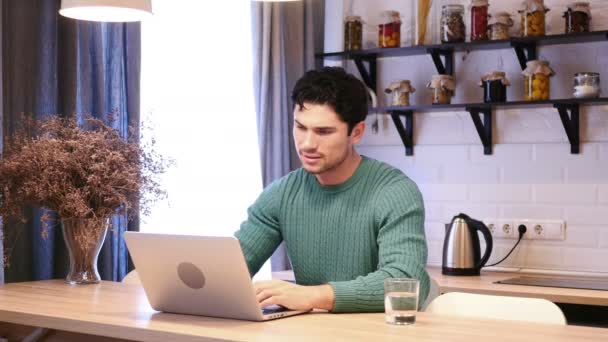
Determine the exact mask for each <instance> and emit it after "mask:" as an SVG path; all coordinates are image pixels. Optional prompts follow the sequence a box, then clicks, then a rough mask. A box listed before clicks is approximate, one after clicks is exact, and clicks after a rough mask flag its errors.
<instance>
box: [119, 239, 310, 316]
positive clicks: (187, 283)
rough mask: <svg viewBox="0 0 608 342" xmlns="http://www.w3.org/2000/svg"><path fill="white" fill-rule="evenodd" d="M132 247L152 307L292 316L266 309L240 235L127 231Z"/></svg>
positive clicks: (219, 313)
mask: <svg viewBox="0 0 608 342" xmlns="http://www.w3.org/2000/svg"><path fill="white" fill-rule="evenodd" d="M124 237H125V241H126V243H127V248H128V249H129V252H130V253H131V257H132V259H133V263H134V264H135V268H136V270H137V273H138V274H139V277H140V279H141V283H142V285H143V288H144V290H145V292H146V296H147V297H148V301H149V302H150V305H151V306H152V308H154V309H155V310H158V311H163V312H171V313H179V314H189V315H199V316H213V317H224V318H234V319H243V320H249V321H266V320H270V319H275V318H281V317H287V316H293V315H297V314H300V313H304V312H305V311H292V310H287V309H285V308H283V307H279V306H274V307H271V308H267V309H264V310H261V309H260V307H259V305H258V302H257V300H256V296H255V290H254V289H253V284H252V282H251V278H250V276H249V271H248V269H247V265H246V263H245V258H244V257H243V252H242V251H241V246H240V244H239V242H238V240H237V239H236V238H234V237H208V236H191V235H169V234H153V233H140V232H125V234H124Z"/></svg>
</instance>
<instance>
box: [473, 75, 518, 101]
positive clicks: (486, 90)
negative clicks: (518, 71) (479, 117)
mask: <svg viewBox="0 0 608 342" xmlns="http://www.w3.org/2000/svg"><path fill="white" fill-rule="evenodd" d="M510 85H511V83H510V82H509V80H508V79H507V76H506V74H505V73H504V72H502V71H490V72H489V73H487V74H485V75H483V76H482V77H481V82H480V83H479V86H481V87H482V88H483V102H485V103H492V102H506V101H507V87H508V86H510Z"/></svg>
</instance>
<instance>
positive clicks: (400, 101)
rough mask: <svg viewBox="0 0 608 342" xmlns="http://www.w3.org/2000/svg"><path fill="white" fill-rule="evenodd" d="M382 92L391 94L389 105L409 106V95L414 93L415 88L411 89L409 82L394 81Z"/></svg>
mask: <svg viewBox="0 0 608 342" xmlns="http://www.w3.org/2000/svg"><path fill="white" fill-rule="evenodd" d="M384 92H385V93H387V94H392V95H393V96H392V100H391V105H393V106H409V105H410V93H414V92H416V88H414V87H412V84H411V83H410V81H409V80H401V81H395V82H393V83H391V84H390V85H389V86H388V87H386V89H384Z"/></svg>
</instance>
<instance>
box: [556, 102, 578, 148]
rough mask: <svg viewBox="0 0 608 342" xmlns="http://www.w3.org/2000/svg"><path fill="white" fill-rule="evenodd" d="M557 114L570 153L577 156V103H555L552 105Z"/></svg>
mask: <svg viewBox="0 0 608 342" xmlns="http://www.w3.org/2000/svg"><path fill="white" fill-rule="evenodd" d="M553 106H554V107H555V108H557V111H558V112H559V117H560V118H561V119H562V124H563V125H564V129H565V130H566V135H567V136H568V140H569V141H570V153H572V154H579V152H580V129H579V127H580V125H579V123H580V122H579V104H578V103H556V104H554V105H553Z"/></svg>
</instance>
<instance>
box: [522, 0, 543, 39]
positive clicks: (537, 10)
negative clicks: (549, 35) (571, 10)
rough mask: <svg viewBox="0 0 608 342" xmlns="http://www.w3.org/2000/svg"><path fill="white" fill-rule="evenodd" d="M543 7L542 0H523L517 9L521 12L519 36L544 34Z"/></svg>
mask: <svg viewBox="0 0 608 342" xmlns="http://www.w3.org/2000/svg"><path fill="white" fill-rule="evenodd" d="M547 12H549V9H548V8H546V7H545V4H544V1H543V0H525V1H524V2H523V3H522V7H521V9H520V10H519V13H520V14H521V36H522V37H538V36H544V35H545V13H547Z"/></svg>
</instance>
